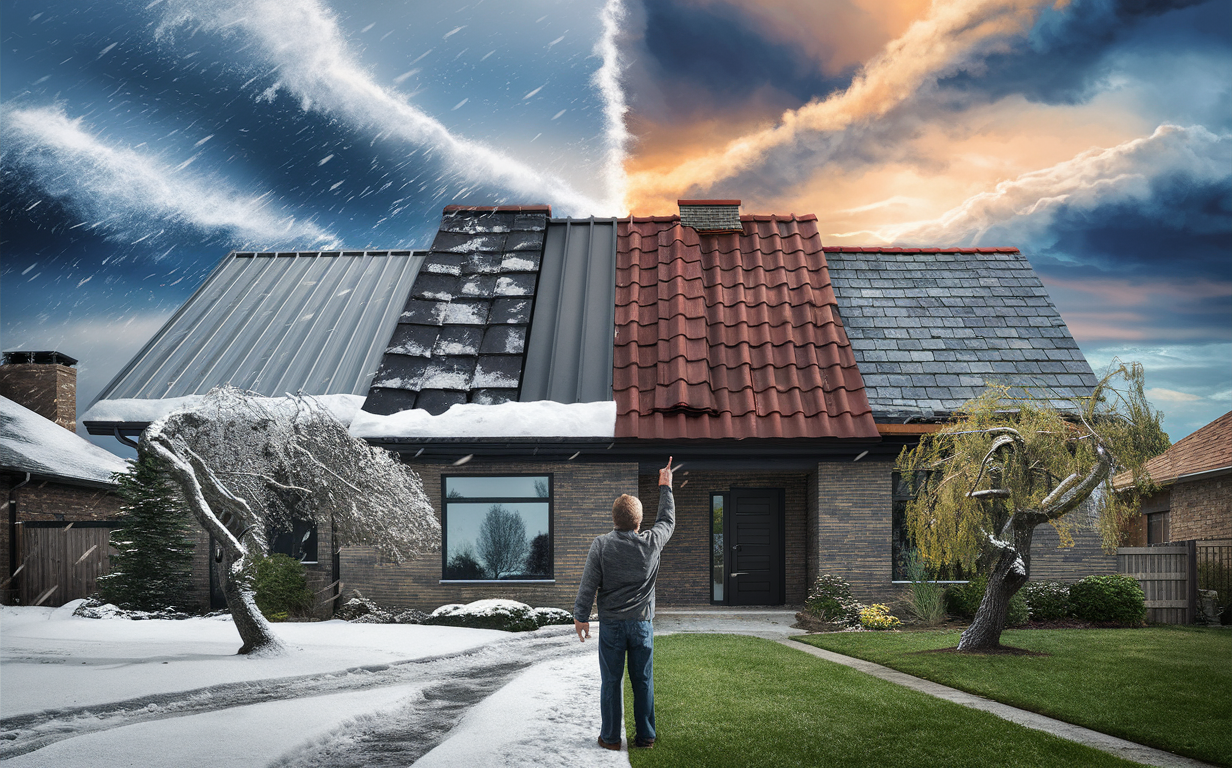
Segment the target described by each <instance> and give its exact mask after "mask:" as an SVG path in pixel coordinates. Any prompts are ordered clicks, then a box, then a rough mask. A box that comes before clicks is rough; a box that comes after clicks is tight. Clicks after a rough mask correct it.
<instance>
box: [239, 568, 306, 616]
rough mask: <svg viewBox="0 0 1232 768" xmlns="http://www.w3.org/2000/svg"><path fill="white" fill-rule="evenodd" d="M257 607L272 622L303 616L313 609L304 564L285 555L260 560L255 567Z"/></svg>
mask: <svg viewBox="0 0 1232 768" xmlns="http://www.w3.org/2000/svg"><path fill="white" fill-rule="evenodd" d="M253 591H254V592H256V601H257V608H259V609H260V610H261V614H262V615H263V616H265V618H267V619H269V620H270V621H286V620H287V619H289V618H292V617H297V618H298V617H303V616H305V615H306V614H307V613H308V611H309V610H310V609H311V608H312V604H313V594H312V591H311V590H309V589H308V578H307V575H306V572H305V571H304V564H303V563H301V562H300V561H298V560H296V559H295V558H293V557H288V556H287V555H283V554H275V555H270V556H269V557H259V558H257V559H256V561H255V563H254V565H253Z"/></svg>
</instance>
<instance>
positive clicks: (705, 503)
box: [638, 471, 808, 606]
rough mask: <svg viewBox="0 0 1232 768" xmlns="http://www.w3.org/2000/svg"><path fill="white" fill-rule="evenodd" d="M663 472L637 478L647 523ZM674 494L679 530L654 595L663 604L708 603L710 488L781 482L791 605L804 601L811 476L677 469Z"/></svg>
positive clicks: (651, 519) (645, 523) (652, 514)
mask: <svg viewBox="0 0 1232 768" xmlns="http://www.w3.org/2000/svg"><path fill="white" fill-rule="evenodd" d="M658 485H659V476H658V475H657V474H655V475H642V476H641V477H640V478H638V488H639V491H638V492H639V494H640V498H641V499H642V500H643V502H644V504H645V508H646V509H645V515H646V516H645V519H643V521H642V525H643V527H644V528H645V527H649V526H651V525H653V524H654V518H655V513H656V511H657V509H658V498H659V495H658ZM673 486H674V494H673V495H674V496H675V498H676V532H675V533H674V534H672V540H671V541H669V542H668V543H667V547H665V548H664V550H663V558H662V561H661V562H660V564H659V580H658V582H657V584H656V585H655V592H656V596H655V599H656V601H657V602H658V604H659V605H665V606H687V605H709V604H710V594H711V571H710V494H711V493H712V492H719V491H729V490H731V489H732V488H782V489H783V492H784V494H783V495H784V500H783V501H784V503H783V506H784V511H785V516H784V525H785V530H784V531H783V535H784V539H785V541H784V543H785V550H786V559H785V571H786V581H787V585H786V586H787V591H786V594H785V597H786V601H787V604H788V605H800V604H802V603H803V602H804V595H805V593H806V591H807V589H808V577H807V570H808V560H807V552H808V541H807V537H806V529H807V520H808V507H807V502H806V500H805V497H806V494H807V476H806V475H803V474H792V473H786V472H692V471H687V472H678V473H676V476H675V479H674V481H673Z"/></svg>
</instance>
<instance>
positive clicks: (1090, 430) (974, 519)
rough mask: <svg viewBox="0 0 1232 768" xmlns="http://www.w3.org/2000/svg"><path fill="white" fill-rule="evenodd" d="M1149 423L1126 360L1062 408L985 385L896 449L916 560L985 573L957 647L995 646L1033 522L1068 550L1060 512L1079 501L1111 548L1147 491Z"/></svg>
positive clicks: (1162, 445) (1158, 432) (1139, 385)
mask: <svg viewBox="0 0 1232 768" xmlns="http://www.w3.org/2000/svg"><path fill="white" fill-rule="evenodd" d="M1114 383H1119V384H1121V386H1120V387H1119V388H1118V387H1114V386H1113V384H1114ZM1160 419H1161V415H1160V413H1159V412H1158V411H1154V410H1152V409H1151V407H1150V405H1149V404H1148V403H1147V401H1146V396H1145V395H1144V394H1143V377H1142V366H1140V365H1138V364H1136V363H1135V364H1131V365H1121V366H1119V367H1117V368H1115V369H1113V370H1111V371H1110V372H1109V373H1108V374H1107V375H1105V376H1104V378H1103V379H1102V380H1101V381H1100V382H1099V384H1098V385H1097V386H1096V388H1095V390H1094V392H1092V394H1091V396H1090V397H1088V398H1083V399H1081V400H1079V401H1076V402H1075V403H1073V408H1072V410H1058V409H1057V408H1054V407H1052V404H1051V403H1050V402H1047V401H1045V402H1040V401H1038V400H1035V399H1032V398H1031V397H1030V394H1029V393H1027V394H1025V395H1012V394H1011V393H1010V391H1009V390H1008V389H1007V388H1005V387H991V388H990V389H989V390H988V391H987V392H986V393H985V394H984V395H983V396H981V397H980V398H978V399H976V400H974V401H972V402H970V403H968V404H966V405H965V406H964V407H963V410H962V411H961V412H960V413H959V414H958V415H957V417H956V419H955V420H954V421H953V422H951V423H950V424H949V425H947V426H946V427H945V428H944V429H942V430H941V431H940V432H936V433H934V434H931V435H926V436H924V438H922V439H921V441H920V443H919V445H918V446H916V448H915V449H913V450H911V451H906V450H904V451H903V454H902V455H901V456H899V459H898V464H897V468H898V469H899V471H900V472H903V473H904V480H905V481H906V482H908V483H910V484H912V485H913V486H914V487H917V488H919V494H918V495H917V496H916V498H915V499H914V500H912V501H911V502H909V503H908V505H907V525H908V528H909V530H910V534H911V537H912V539H913V540H914V542H915V545H916V546H917V547H918V548H919V551H920V553H921V554H922V555H923V557H924V559H925V560H926V561H927V562H928V564H929V565H930V566H933V567H940V566H944V565H949V564H952V563H958V564H960V565H962V566H963V567H964V568H972V567H976V566H977V565H978V566H979V567H980V568H981V570H986V571H987V572H988V587H987V589H986V590H985V592H984V598H983V600H982V601H981V603H980V607H979V610H978V611H977V612H976V615H975V620H974V621H972V623H971V626H970V627H968V628H967V630H966V631H965V632H963V635H962V639H961V641H960V642H959V644H958V650H960V651H979V650H988V649H993V648H997V647H998V646H999V645H1000V642H1001V631H1002V629H1004V627H1005V617H1006V611H1007V609H1008V607H1009V601H1010V598H1011V597H1013V596H1014V593H1016V592H1017V591H1018V590H1019V588H1021V587H1022V585H1023V584H1025V583H1026V582H1027V580H1028V579H1029V578H1030V573H1031V540H1032V536H1033V534H1034V531H1035V528H1036V527H1037V526H1040V525H1043V524H1045V523H1047V524H1049V525H1052V526H1053V528H1055V529H1056V530H1057V533H1058V534H1059V535H1060V538H1061V541H1062V542H1063V543H1068V544H1069V545H1071V546H1072V544H1073V537H1072V527H1073V523H1072V522H1071V521H1070V520H1069V519H1067V518H1066V515H1068V514H1069V513H1070V512H1072V511H1074V510H1075V509H1077V508H1078V507H1079V506H1080V505H1081V504H1083V502H1084V501H1087V500H1088V499H1090V500H1091V502H1093V503H1094V504H1095V505H1096V506H1097V507H1098V509H1099V512H1100V517H1099V520H1100V522H1099V526H1100V532H1101V534H1102V539H1103V542H1104V546H1105V547H1106V548H1109V549H1110V548H1112V547H1115V546H1116V544H1117V542H1118V540H1119V538H1120V536H1121V530H1122V524H1123V521H1124V520H1125V519H1126V518H1127V516H1128V515H1130V514H1132V513H1133V512H1134V511H1136V510H1137V508H1138V499H1139V498H1140V496H1141V494H1143V493H1146V492H1149V491H1150V489H1151V487H1152V486H1151V481H1150V477H1149V476H1148V475H1147V474H1146V473H1145V471H1144V469H1143V465H1144V464H1145V463H1146V460H1147V459H1148V458H1150V457H1152V456H1154V455H1156V454H1158V453H1160V452H1162V451H1163V450H1164V449H1166V448H1167V447H1168V437H1167V435H1165V434H1164V432H1163V430H1162V429H1160V426H1159V422H1160ZM1120 470H1129V471H1131V472H1132V475H1133V478H1134V486H1133V488H1131V489H1128V491H1122V492H1120V493H1118V492H1114V491H1113V488H1112V475H1113V474H1114V472H1116V471H1120Z"/></svg>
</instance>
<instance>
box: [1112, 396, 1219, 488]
mask: <svg viewBox="0 0 1232 768" xmlns="http://www.w3.org/2000/svg"><path fill="white" fill-rule="evenodd" d="M1220 470H1232V411H1228V412H1227V413H1225V414H1224V415H1222V416H1220V417H1219V418H1218V419H1215V420H1214V421H1212V422H1211V423H1210V424H1207V425H1206V426H1205V427H1202V428H1201V429H1199V430H1198V431H1197V432H1193V433H1192V434H1189V435H1187V436H1185V437H1183V438H1181V439H1180V440H1178V441H1177V443H1176V445H1174V446H1172V447H1171V448H1169V449H1168V450H1166V451H1164V452H1163V453H1161V454H1159V455H1158V456H1156V457H1155V458H1153V459H1151V460H1150V461H1148V462H1147V463H1146V471H1147V472H1149V473H1150V475H1151V479H1152V480H1154V481H1155V482H1156V483H1159V484H1160V485H1169V484H1171V483H1175V482H1178V481H1181V482H1183V481H1185V480H1188V479H1194V480H1196V479H1199V478H1197V477H1194V476H1195V475H1205V474H1206V473H1208V472H1219V471H1220ZM1128 482H1129V476H1128V474H1127V473H1123V474H1121V475H1118V476H1117V477H1116V478H1115V480H1114V483H1115V485H1116V486H1117V487H1120V486H1122V485H1125V484H1128Z"/></svg>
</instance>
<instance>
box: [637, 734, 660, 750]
mask: <svg viewBox="0 0 1232 768" xmlns="http://www.w3.org/2000/svg"><path fill="white" fill-rule="evenodd" d="M654 742H655V740H654V739H643V738H642V737H641V736H638V737H637V738H636V739H634V740H633V746H635V747H637V748H638V749H654Z"/></svg>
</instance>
